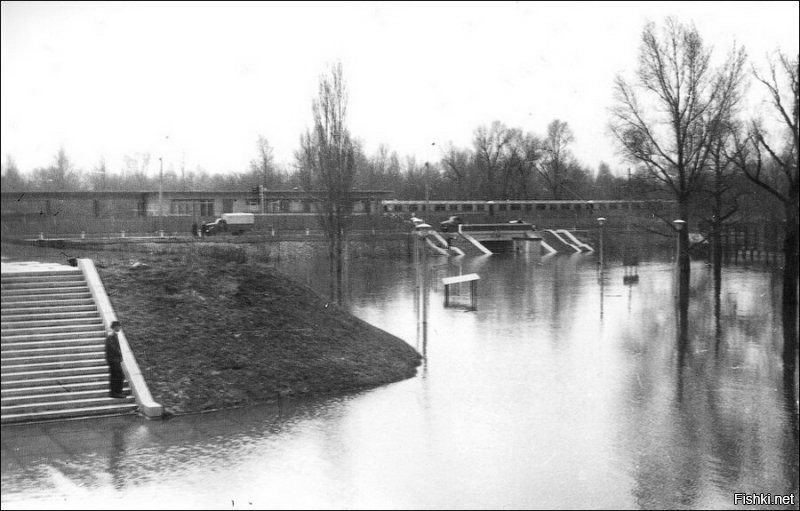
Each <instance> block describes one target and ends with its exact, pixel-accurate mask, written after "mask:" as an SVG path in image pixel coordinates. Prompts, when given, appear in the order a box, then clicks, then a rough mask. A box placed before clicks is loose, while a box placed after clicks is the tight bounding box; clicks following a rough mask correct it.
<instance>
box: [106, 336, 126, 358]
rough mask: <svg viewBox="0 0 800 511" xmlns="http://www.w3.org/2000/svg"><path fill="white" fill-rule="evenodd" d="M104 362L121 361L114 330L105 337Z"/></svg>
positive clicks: (120, 351) (117, 339)
mask: <svg viewBox="0 0 800 511" xmlns="http://www.w3.org/2000/svg"><path fill="white" fill-rule="evenodd" d="M106 362H107V363H109V364H120V363H122V350H121V349H120V348H119V338H118V337H117V333H116V332H112V333H111V335H109V336H108V337H106Z"/></svg>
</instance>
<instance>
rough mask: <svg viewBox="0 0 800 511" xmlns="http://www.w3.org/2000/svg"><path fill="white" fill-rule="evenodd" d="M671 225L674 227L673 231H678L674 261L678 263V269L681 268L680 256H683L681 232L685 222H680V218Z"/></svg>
mask: <svg viewBox="0 0 800 511" xmlns="http://www.w3.org/2000/svg"><path fill="white" fill-rule="evenodd" d="M672 224H673V225H674V226H675V230H676V231H678V248H677V250H678V253H677V254H676V257H675V260H676V262H677V263H678V268H680V267H681V255H682V254H683V236H682V234H681V231H683V229H684V228H685V227H686V220H681V219H680V218H679V219H677V220H673V221H672Z"/></svg>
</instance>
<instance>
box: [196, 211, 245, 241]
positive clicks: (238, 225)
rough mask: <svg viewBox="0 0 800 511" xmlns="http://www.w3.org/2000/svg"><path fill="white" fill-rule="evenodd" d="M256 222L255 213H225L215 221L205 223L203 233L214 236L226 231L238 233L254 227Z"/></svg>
mask: <svg viewBox="0 0 800 511" xmlns="http://www.w3.org/2000/svg"><path fill="white" fill-rule="evenodd" d="M255 223H256V219H255V215H253V213H223V214H222V216H221V217H220V218H217V219H216V220H214V221H213V222H206V223H204V224H203V227H202V229H203V235H204V236H212V235H214V234H222V233H226V232H229V233H231V234H233V235H238V234H241V233H243V232H246V231H249V230H250V229H252V228H253V226H254V225H255Z"/></svg>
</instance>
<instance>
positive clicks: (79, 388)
mask: <svg viewBox="0 0 800 511" xmlns="http://www.w3.org/2000/svg"><path fill="white" fill-rule="evenodd" d="M89 390H95V391H102V392H108V376H105V377H104V378H103V379H102V380H96V381H86V382H76V383H64V384H58V385H33V386H29V387H15V388H9V389H2V391H0V392H1V393H2V398H3V399H5V398H7V397H9V398H12V397H17V396H37V395H40V394H53V393H57V392H66V393H71V392H83V391H89ZM123 390H127V391H130V388H129V387H128V386H127V385H125V386H124V387H123Z"/></svg>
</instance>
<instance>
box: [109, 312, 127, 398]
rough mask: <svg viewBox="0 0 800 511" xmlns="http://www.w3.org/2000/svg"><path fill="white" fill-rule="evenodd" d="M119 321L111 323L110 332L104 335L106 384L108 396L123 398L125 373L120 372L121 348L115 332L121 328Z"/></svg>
mask: <svg viewBox="0 0 800 511" xmlns="http://www.w3.org/2000/svg"><path fill="white" fill-rule="evenodd" d="M121 326H122V325H121V324H120V322H119V321H113V322H112V323H111V330H112V332H111V333H110V334H109V335H108V337H106V362H107V363H108V384H109V392H108V395H109V397H115V398H124V397H125V394H124V393H123V392H122V384H123V383H124V381H125V373H123V372H122V350H120V347H119V337H117V332H119V330H120V328H121Z"/></svg>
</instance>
